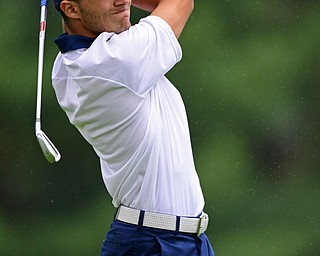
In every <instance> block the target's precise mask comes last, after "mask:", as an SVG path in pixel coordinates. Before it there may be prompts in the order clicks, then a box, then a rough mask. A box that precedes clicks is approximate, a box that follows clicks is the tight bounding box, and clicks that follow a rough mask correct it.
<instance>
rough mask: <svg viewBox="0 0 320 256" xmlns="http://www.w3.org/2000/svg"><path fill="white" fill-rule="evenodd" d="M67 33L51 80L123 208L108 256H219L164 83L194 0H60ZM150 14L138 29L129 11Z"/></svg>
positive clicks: (184, 131) (175, 100)
mask: <svg viewBox="0 0 320 256" xmlns="http://www.w3.org/2000/svg"><path fill="white" fill-rule="evenodd" d="M54 2H55V5H56V8H57V10H58V11H59V12H61V14H62V17H63V21H64V30H65V32H66V33H65V34H63V35H61V36H60V37H59V38H58V39H57V40H56V44H57V45H58V47H59V49H60V53H59V54H58V56H57V58H56V60H55V63H54V67H53V71H52V81H53V87H54V89H55V92H56V96H57V99H58V102H59V104H60V106H61V107H62V109H63V110H64V111H65V112H66V114H67V116H68V118H69V120H70V122H71V123H72V124H73V125H75V126H76V127H77V129H78V130H79V132H80V133H81V134H82V135H83V137H84V138H85V139H86V140H87V141H88V142H89V143H90V144H91V145H92V146H93V148H94V150H95V152H96V153H97V155H98V156H99V158H100V163H101V171H102V176H103V180H104V183H105V185H106V188H107V190H108V192H109V193H110V195H111V197H112V198H113V205H114V206H115V207H116V208H117V211H116V215H115V220H114V222H113V223H112V225H111V229H110V231H109V232H108V233H107V237H106V239H105V240H104V242H103V245H102V250H101V255H138V256H143V255H174V256H175V255H183V256H189V255H205V256H207V255H209V256H210V255H214V252H213V250H212V248H211V245H210V243H209V241H208V239H207V237H206V235H205V234H204V231H205V230H206V227H207V224H208V216H207V215H206V214H205V213H203V207H204V199H203V195H202V191H201V187H200V183H199V179H198V176H197V173H196V170H195V167H194V161H193V155H192V149H191V143H190V136H189V129H188V123H187V117H186V112H185V109H184V105H183V102H182V99H181V96H180V94H179V92H178V90H177V89H176V88H175V87H174V86H173V85H172V84H171V83H170V81H169V80H168V79H166V78H165V76H164V75H165V74H166V73H167V72H168V71H169V70H170V69H171V68H172V67H173V66H174V65H175V64H176V63H177V62H178V61H180V59H181V57H182V51H181V47H180V45H179V43H178V40H177V39H178V38H179V36H180V34H181V32H182V30H183V28H184V26H185V24H186V22H187V20H188V18H189V16H190V14H191V12H192V10H193V0H132V2H131V0H54ZM131 5H134V6H136V7H138V8H141V9H143V10H146V11H150V12H151V15H150V16H148V17H146V18H143V19H141V20H140V22H139V23H138V24H136V25H134V26H131V23H130V6H131Z"/></svg>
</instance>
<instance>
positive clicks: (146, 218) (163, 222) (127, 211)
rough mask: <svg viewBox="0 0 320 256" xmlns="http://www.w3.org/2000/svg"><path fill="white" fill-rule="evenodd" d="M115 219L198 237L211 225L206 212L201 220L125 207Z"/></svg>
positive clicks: (121, 208) (120, 209) (119, 209)
mask: <svg viewBox="0 0 320 256" xmlns="http://www.w3.org/2000/svg"><path fill="white" fill-rule="evenodd" d="M115 219H117V220H120V221H123V222H126V223H130V224H134V225H142V226H144V227H149V228H158V229H165V230H171V231H179V232H185V233H193V234H197V236H199V235H200V234H202V233H204V232H205V231H206V229H207V227H208V223H209V217H208V214H206V213H204V212H203V213H202V214H201V216H200V217H199V218H190V217H189V218H188V217H178V216H175V215H168V214H162V213H155V212H146V211H141V210H137V209H133V208H129V207H126V206H123V205H121V206H120V207H119V208H118V211H117V214H116V217H115ZM139 220H140V221H139Z"/></svg>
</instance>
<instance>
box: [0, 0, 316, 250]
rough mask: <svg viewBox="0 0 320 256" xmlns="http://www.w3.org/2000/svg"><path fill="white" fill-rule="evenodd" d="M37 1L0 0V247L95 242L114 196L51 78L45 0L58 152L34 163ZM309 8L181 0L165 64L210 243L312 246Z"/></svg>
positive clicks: (50, 49) (47, 97)
mask: <svg viewBox="0 0 320 256" xmlns="http://www.w3.org/2000/svg"><path fill="white" fill-rule="evenodd" d="M39 13H40V8H39V3H38V1H22V0H16V1H7V2H5V3H4V1H2V4H1V6H0V28H1V29H0V38H1V40H0V53H1V55H0V56H1V62H0V70H1V72H0V89H1V101H0V105H1V107H0V111H1V119H2V123H1V127H0V148H1V151H0V152H1V161H0V255H24V256H29V255H33V256H38V255H39V256H40V255H52V256H57V255H99V252H100V246H101V243H102V240H103V239H104V236H105V233H106V231H107V230H108V228H109V224H110V222H111V220H112V216H113V213H114V208H113V206H112V204H111V199H110V197H109V196H108V194H107V192H106V190H105V188H104V185H103V182H102V178H101V174H100V169H99V163H98V159H97V157H96V156H95V154H94V152H93V150H92V148H91V147H90V146H89V145H88V144H87V143H86V142H84V140H83V139H82V138H81V137H80V135H79V134H78V133H77V131H76V129H75V128H73V127H72V126H71V125H70V124H69V123H68V121H67V118H66V117H65V115H64V113H63V112H62V110H60V108H59V107H58V105H57V103H56V100H55V96H54V93H53V89H52V88H51V81H50V76H51V67H52V63H53V61H54V58H55V56H56V54H57V51H58V49H57V47H56V46H55V45H54V43H53V40H54V39H55V38H56V37H57V36H58V35H59V34H60V33H61V25H60V17H59V14H57V13H56V12H55V10H54V7H53V5H52V3H51V2H50V5H49V13H48V26H47V36H46V49H45V51H46V52H45V67H44V89H43V111H42V127H43V130H44V131H45V132H46V134H47V135H48V136H49V137H50V138H51V139H52V140H53V142H54V143H55V144H56V146H57V147H58V148H59V149H60V151H61V154H62V159H61V161H60V162H59V163H56V164H48V163H47V162H46V160H45V158H44V157H43V155H42V152H41V150H40V147H39V145H38V143H37V141H36V139H35V136H34V115H35V97H36V80H37V55H38V31H39ZM319 14H320V2H319V1H312V0H304V1H299V0H280V1H274V0H271V1H249V0H244V1H237V0H223V1H209V0H202V1H196V2H195V10H194V12H193V14H192V17H191V18H190V21H189V22H188V24H187V26H186V28H185V31H184V33H183V35H182V36H181V38H180V42H181V44H182V47H183V51H184V57H183V61H182V62H180V63H179V64H178V65H177V66H176V68H175V69H174V70H172V71H170V73H169V74H168V77H169V78H170V79H171V80H172V81H173V82H174V83H175V84H176V85H177V87H178V88H179V90H180V91H181V93H182V96H183V98H184V101H185V104H186V108H187V112H188V116H189V125H190V130H191V135H192V141H193V148H194V157H195V162H196V166H197V170H198V173H199V176H200V179H201V183H202V187H203V191H204V194H205V197H206V208H205V210H206V211H207V212H208V213H209V214H210V216H211V223H210V226H209V230H208V232H207V234H208V236H209V238H210V240H211V242H212V244H213V246H214V249H215V252H216V255H217V256H220V255H221V256H234V255H237V256H242V255H243V256H248V255H249V256H251V255H261V256H264V255H265V256H269V255H273V256H292V255H299V256H314V255H320V234H319V228H320V227H319V225H320V221H319V217H320V204H319V203H320V201H319V199H320V182H319V181H320V173H319V167H320V149H319V146H320V143H319V140H320V138H319V136H320V134H319V133H320V115H319V109H320V100H319V83H320V60H319V43H320V15H319ZM132 15H133V19H132V20H133V23H135V22H137V21H138V20H139V18H140V17H141V16H142V15H144V13H143V12H140V11H137V10H133V14H132Z"/></svg>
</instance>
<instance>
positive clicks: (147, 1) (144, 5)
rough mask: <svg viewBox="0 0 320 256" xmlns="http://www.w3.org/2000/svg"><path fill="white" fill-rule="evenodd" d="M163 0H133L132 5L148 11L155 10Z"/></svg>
mask: <svg viewBox="0 0 320 256" xmlns="http://www.w3.org/2000/svg"><path fill="white" fill-rule="evenodd" d="M160 1H161V0H132V5H133V6H135V7H137V8H139V9H141V10H144V11H148V12H153V10H154V9H156V7H157V6H158V4H159V2H160Z"/></svg>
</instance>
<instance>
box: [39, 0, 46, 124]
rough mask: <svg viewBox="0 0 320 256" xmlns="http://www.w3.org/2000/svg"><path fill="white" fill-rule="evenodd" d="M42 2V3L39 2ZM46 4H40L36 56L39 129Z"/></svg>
mask: <svg viewBox="0 0 320 256" xmlns="http://www.w3.org/2000/svg"><path fill="white" fill-rule="evenodd" d="M41 4H42V3H41ZM46 20H47V6H46V5H45V4H42V5H41V14H40V32H39V56H38V83H37V104H36V129H41V121H40V120H41V98H42V80H43V59H44V43H45V34H46Z"/></svg>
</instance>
